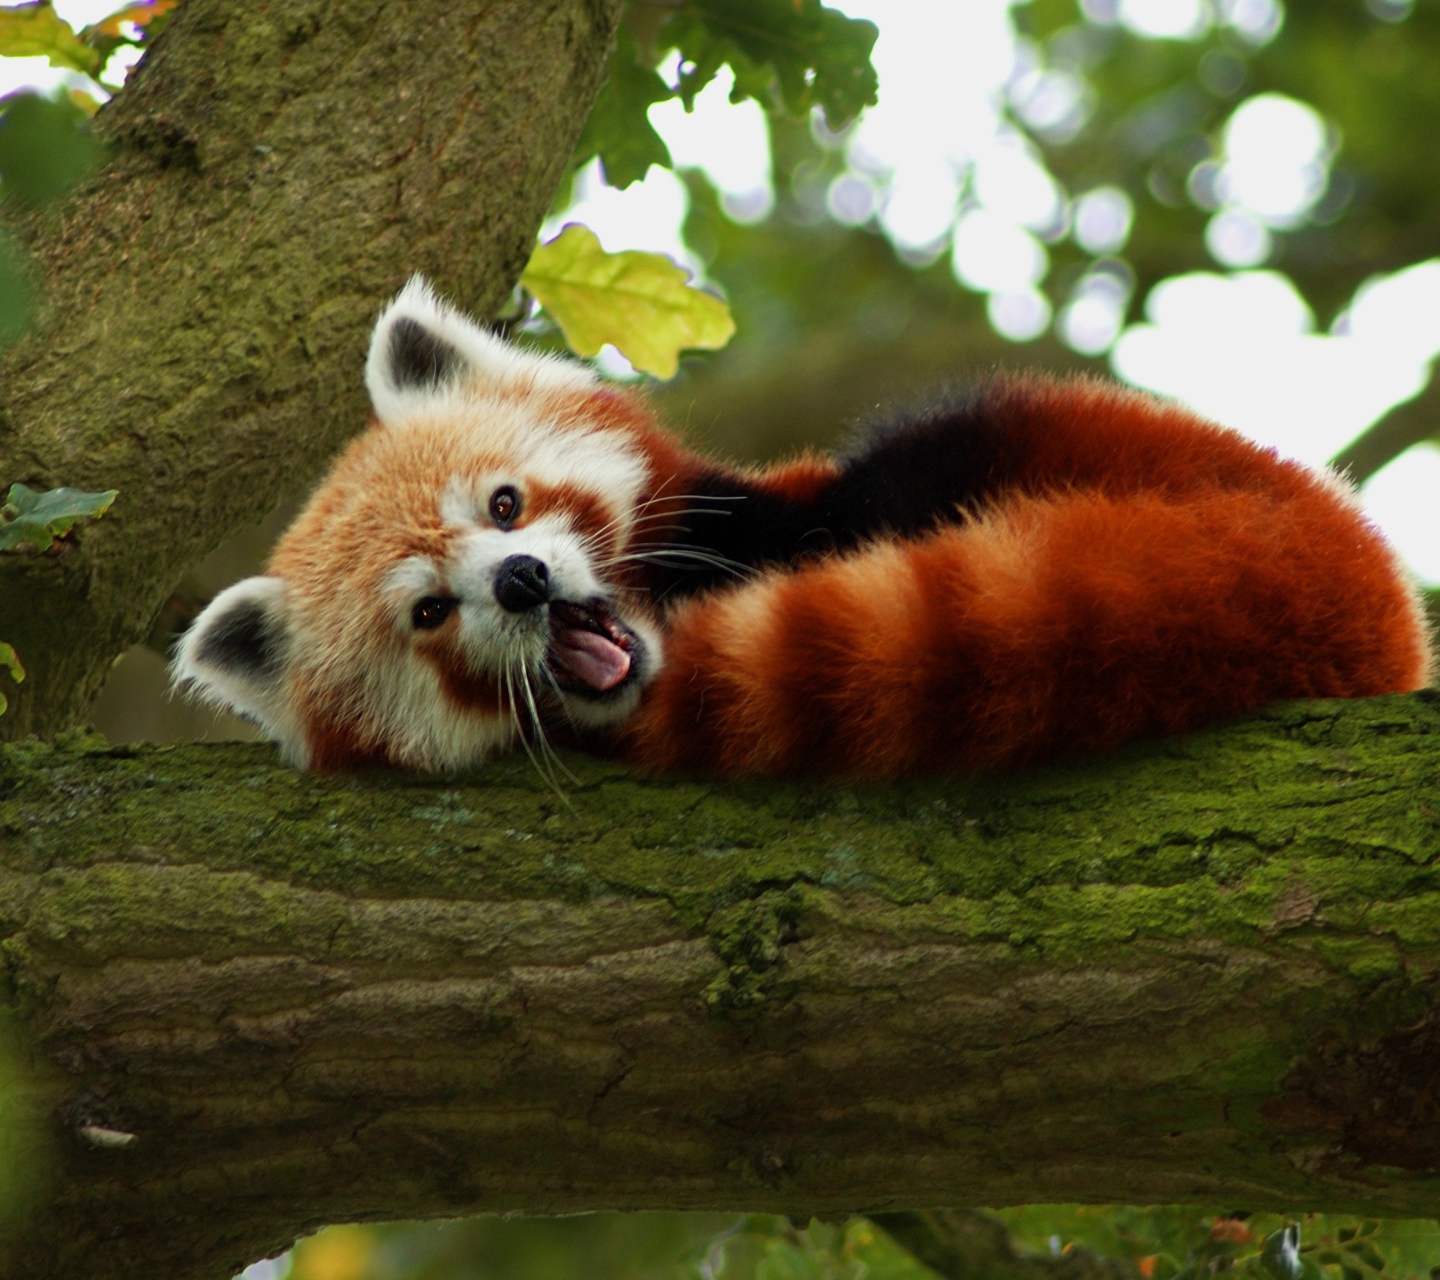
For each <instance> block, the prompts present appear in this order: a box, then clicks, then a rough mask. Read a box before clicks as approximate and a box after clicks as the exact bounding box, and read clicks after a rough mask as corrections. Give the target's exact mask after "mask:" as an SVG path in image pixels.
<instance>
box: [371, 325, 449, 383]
mask: <svg viewBox="0 0 1440 1280" xmlns="http://www.w3.org/2000/svg"><path fill="white" fill-rule="evenodd" d="M386 354H387V356H388V357H389V359H388V361H387V363H388V366H389V367H388V370H387V371H388V373H389V375H390V382H391V383H392V385H393V386H394V387H395V389H396V390H397V391H412V390H413V391H420V390H424V389H425V388H427V387H435V386H439V385H440V384H442V383H445V382H449V381H450V380H451V379H452V378H454V377H455V375H456V374H457V373H458V372H459V371H460V370H461V369H462V368H463V367H464V363H465V358H464V356H463V355H461V353H460V351H459V349H458V348H456V347H455V346H453V345H452V344H451V343H448V342H446V341H445V339H443V338H442V337H440V336H439V334H437V333H435V332H434V331H433V330H430V329H427V328H426V327H425V326H424V325H423V324H421V323H420V322H419V321H418V320H414V319H412V318H411V317H409V316H400V317H399V318H398V319H396V321H395V322H394V324H392V325H391V326H390V336H389V339H388V341H387V344H386Z"/></svg>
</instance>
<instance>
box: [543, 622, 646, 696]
mask: <svg viewBox="0 0 1440 1280" xmlns="http://www.w3.org/2000/svg"><path fill="white" fill-rule="evenodd" d="M639 647H640V641H639V637H637V636H636V635H635V633H634V632H633V631H631V630H630V629H629V628H628V627H627V626H625V625H624V623H622V622H621V621H620V620H619V619H618V618H617V617H616V616H615V615H614V614H613V613H611V612H610V610H609V608H608V607H607V606H606V604H605V602H604V601H603V600H589V601H586V602H585V603H584V604H581V603H578V602H576V601H573V600H552V601H550V648H549V651H548V657H549V660H550V669H551V671H553V672H554V673H555V678H556V681H557V682H558V683H559V685H560V687H561V688H562V689H564V690H565V691H566V692H567V693H581V694H588V695H590V696H591V697H600V696H602V695H604V694H609V693H614V692H615V691H616V690H617V689H619V688H620V687H621V686H623V685H624V684H625V683H626V682H627V681H628V680H630V679H631V678H632V677H633V676H634V674H635V667H636V661H635V660H636V657H637V650H638V649H639Z"/></svg>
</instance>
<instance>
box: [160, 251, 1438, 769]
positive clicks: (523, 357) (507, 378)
mask: <svg viewBox="0 0 1440 1280" xmlns="http://www.w3.org/2000/svg"><path fill="white" fill-rule="evenodd" d="M366 382H367V385H368V389H369V392H370V398H371V401H372V404H373V406H374V411H375V420H374V422H373V423H372V425H371V426H370V428H369V430H368V431H366V432H365V433H364V434H363V435H361V436H360V437H358V438H357V439H356V440H355V441H354V442H353V443H352V444H351V445H350V446H349V447H348V448H347V449H346V450H345V451H344V452H343V453H342V454H341V456H340V458H339V459H338V461H337V462H336V463H335V464H334V467H333V468H332V469H331V471H330V473H329V475H328V476H327V477H326V478H325V479H324V480H323V481H322V482H321V484H320V486H319V488H318V489H317V490H316V492H315V494H314V496H313V497H312V498H311V499H310V502H309V504H308V505H307V506H306V508H305V509H304V511H303V512H302V513H301V515H300V516H299V517H298V519H297V520H296V521H295V523H294V524H293V525H292V526H291V528H290V529H289V531H288V532H287V533H286V534H285V535H284V537H283V538H282V539H281V540H280V542H279V544H278V545H277V547H276V548H275V551H274V554H273V556H272V558H271V560H270V563H269V566H268V568H267V570H266V572H265V574H264V575H263V576H260V577H255V578H250V579H247V580H246V581H244V582H241V583H238V584H237V585H235V586H233V587H230V588H229V589H228V590H226V591H224V592H222V593H221V594H220V595H219V596H217V597H216V599H215V600H214V601H213V602H212V603H211V604H210V606H209V607H208V608H207V609H206V610H205V611H204V613H203V614H202V615H201V616H200V618H199V619H198V620H197V622H196V624H195V625H194V627H193V628H192V629H191V630H190V631H189V632H188V633H187V634H186V635H185V636H184V638H183V640H182V642H181V644H180V646H179V650H178V655H177V658H176V662H175V677H176V679H177V681H178V682H179V683H181V684H182V685H184V686H186V687H188V688H189V689H191V690H193V691H195V692H196V693H197V694H198V695H199V696H201V697H202V698H205V699H208V700H210V701H212V702H214V703H218V704H221V705H224V706H227V707H230V708H232V709H234V710H235V711H237V712H239V713H240V714H242V715H244V716H248V717H249V718H251V719H252V720H255V721H257V722H258V723H259V724H260V725H261V726H262V727H263V728H264V729H265V730H266V731H268V732H269V733H270V734H271V735H272V736H273V737H275V738H277V739H278V740H279V742H280V743H281V745H282V747H283V750H284V752H285V754H286V756H287V757H288V758H289V759H291V760H293V761H294V762H296V763H297V764H300V765H304V766H308V767H310V768H313V769H322V770H333V769H348V768H354V767H357V766H364V765H391V766H398V767H402V768H409V769H419V770H454V769H459V768H463V767H466V766H469V765H473V764H476V763H477V762H479V761H482V760H484V759H486V758H487V757H489V756H491V755H493V754H494V753H496V752H497V751H500V750H502V749H505V748H507V747H510V746H512V745H514V744H516V743H518V742H522V741H525V740H527V739H529V738H531V737H533V736H535V735H540V734H548V735H550V736H551V737H555V736H559V737H562V738H565V739H566V740H577V741H579V742H580V743H581V744H582V745H587V744H588V745H591V746H594V747H598V748H599V749H602V750H605V751H608V752H612V753H619V754H620V755H621V756H623V757H624V758H626V759H628V760H630V761H633V762H634V763H635V764H637V765H639V766H641V767H642V768H645V769H650V770H657V771H672V770H686V771H699V772H706V773H713V774H721V775H728V776H747V775H771V776H783V775H796V774H818V775H829V776H835V777H850V778H876V779H884V778H891V777H895V776H897V775H902V774H914V773H935V772H944V771H961V770H978V769H990V768H996V767H1001V766H1014V765H1023V764H1027V763H1030V762H1034V761H1039V760H1044V759H1052V758H1057V757H1064V756H1070V755H1075V754H1078V753H1088V752H1102V751H1106V750H1109V749H1111V748H1114V747H1116V746H1118V745H1119V744H1121V743H1123V742H1125V741H1127V740H1130V739H1133V738H1137V737H1140V736H1145V735H1153V734H1166V733H1176V732H1180V731H1183V730H1188V729H1193V728H1196V727H1197V726H1200V725H1202V724H1205V723H1206V722H1208V721H1211V720H1214V719H1215V718H1217V717H1222V716H1229V715H1234V714H1237V713H1241V712H1245V711H1248V710H1251V709H1254V708H1257V707H1260V706H1263V705H1265V704H1266V703H1270V702H1274V701H1276V700H1278V699H1285V698H1307V697H1364V696H1368V695H1373V694H1381V693H1390V692H1396V691H1404V690H1411V689H1415V688H1418V687H1420V686H1422V685H1423V684H1424V683H1425V682H1426V679H1427V675H1428V670H1429V654H1428V648H1427V639H1426V633H1425V627H1424V624H1423V621H1422V615H1421V611H1420V608H1419V605H1418V603H1417V597H1416V593H1415V591H1414V590H1413V588H1412V587H1411V586H1410V585H1409V584H1408V582H1407V580H1406V576H1405V574H1404V572H1403V570H1402V568H1401V566H1400V565H1399V563H1398V561H1397V559H1396V556H1395V554H1394V552H1393V551H1392V550H1391V549H1390V548H1389V547H1388V546H1387V545H1386V543H1385V541H1384V540H1383V538H1382V537H1381V536H1380V534H1379V533H1378V532H1377V531H1376V530H1375V528H1374V527H1373V526H1372V525H1370V524H1369V523H1368V522H1367V521H1366V519H1365V518H1364V516H1363V515H1362V514H1361V512H1360V509H1359V507H1358V506H1357V504H1356V502H1355V499H1354V495H1353V494H1352V492H1351V491H1350V489H1349V488H1348V486H1347V485H1346V484H1345V483H1344V482H1343V481H1342V480H1340V479H1338V478H1337V477H1335V476H1333V475H1330V474H1328V473H1322V472H1316V471H1312V470H1310V469H1308V468H1306V467H1304V466H1302V465H1300V464H1299V463H1296V462H1293V461H1287V460H1284V459H1281V458H1279V457H1277V456H1276V454H1275V453H1274V452H1273V451H1271V450H1266V449H1262V448H1260V447H1258V446H1257V445H1255V444H1252V443H1250V442H1249V441H1247V440H1246V439H1244V438H1243V437H1241V436H1239V435H1238V434H1236V433H1235V432H1233V431H1228V430H1225V429H1223V428H1221V427H1218V426H1215V425H1213V424H1211V423H1208V422H1205V421H1203V420H1201V419H1199V418H1197V417H1196V416H1195V415H1194V414H1192V413H1190V412H1188V411H1187V410H1185V409H1183V408H1181V407H1179V406H1177V405H1175V404H1172V403H1168V402H1164V401H1160V400H1156V399H1153V398H1151V397H1149V396H1146V395H1143V394H1140V393H1138V392H1135V391H1132V390H1127V389H1123V388H1121V387H1118V386H1115V385H1112V384H1109V383H1105V382H1102V381H1098V380H1094V379H1064V380H1053V379H1048V378H1035V377H994V378H992V379H991V380H989V381H988V382H986V383H985V384H984V385H983V386H981V387H980V388H979V389H978V390H976V391H974V392H973V393H972V394H969V395H967V396H960V397H950V398H947V399H942V400H940V401H938V402H937V403H935V404H933V405H931V406H930V407H928V408H925V409H923V410H921V411H918V412H914V413H911V414H908V415H905V416H902V417H900V418H899V419H898V420H897V421H894V422H892V423H890V424H888V425H887V426H885V427H883V428H879V429H875V430H872V431H871V432H870V433H869V435H868V437H867V438H866V439H864V440H863V441H862V442H861V443H860V444H859V445H858V446H857V447H856V448H855V449H854V450H853V451H851V452H849V453H846V454H843V455H838V456H828V455H818V454H812V455H804V456H801V457H799V458H796V459H793V460H791V461H789V462H786V463H782V464H780V465H777V466H773V467H769V468H765V469H748V468H743V467H737V466H732V465H728V464H726V463H723V462H719V461H716V460H714V459H711V458H708V457H705V456H703V455H701V454H699V453H697V452H695V451H694V450H692V449H690V448H688V447H686V446H685V445H684V444H683V443H682V442H681V441H680V440H679V439H677V438H676V437H675V436H674V435H672V434H670V433H669V432H667V431H665V430H663V429H662V428H661V427H660V426H659V425H658V424H657V422H656V421H655V419H654V418H653V416H652V415H651V413H650V412H649V411H648V409H647V408H646V406H645V404H644V402H643V400H642V399H641V398H640V397H638V396H636V395H633V394H631V393H629V392H627V391H625V390H623V389H619V388H616V387H614V386H607V385H605V384H602V383H601V382H599V381H598V380H597V379H596V377H595V375H594V374H593V373H591V372H590V371H589V370H588V369H587V368H585V367H583V366H581V365H578V364H575V363H572V362H569V361H565V360H562V359H559V358H556V357H550V356H542V355H537V354H533V353H528V352H525V351H522V350H520V349H518V348H516V347H513V346H510V345H508V344H506V343H505V342H503V341H501V340H500V339H498V338H497V337H495V336H494V335H492V334H491V333H489V332H487V331H486V330H485V329H483V328H481V327H480V326H478V325H476V324H473V323H472V322H470V321H469V320H467V319H466V318H465V317H463V316H461V315H460V314H458V313H457V312H455V311H454V310H452V309H450V308H449V307H448V306H446V305H444V304H443V303H441V302H440V301H439V300H438V299H437V298H436V297H435V295H434V294H433V293H432V291H431V290H430V288H429V287H428V286H427V285H426V284H425V282H424V281H423V280H421V279H419V278H416V279H415V280H413V281H412V282H411V283H410V284H409V285H408V286H407V287H406V288H405V290H404V291H403V292H402V293H401V294H400V295H399V297H397V298H396V299H395V301H394V302H393V303H392V304H391V305H390V306H389V307H388V308H387V309H386V310H385V312H384V313H383V314H382V315H381V317H380V320H379V322H378V323H377V325H376V327H375V331H374V335H373V338H372V341H371V347H370V353H369V358H368V361H367V365H366Z"/></svg>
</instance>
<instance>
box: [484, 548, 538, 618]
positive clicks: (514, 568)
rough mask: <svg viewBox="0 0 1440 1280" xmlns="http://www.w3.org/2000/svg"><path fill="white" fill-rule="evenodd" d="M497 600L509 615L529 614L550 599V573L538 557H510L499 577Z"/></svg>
mask: <svg viewBox="0 0 1440 1280" xmlns="http://www.w3.org/2000/svg"><path fill="white" fill-rule="evenodd" d="M495 599H497V600H498V601H500V607H501V608H502V609H504V610H506V612H508V613H525V612H526V611H528V610H530V609H533V608H535V607H536V606H537V605H542V604H544V603H545V602H546V601H547V600H548V599H550V570H549V569H547V568H546V567H545V562H544V561H543V560H537V559H536V558H535V557H534V556H509V557H508V558H506V559H505V560H502V561H501V562H500V571H499V572H498V573H497V574H496V575H495Z"/></svg>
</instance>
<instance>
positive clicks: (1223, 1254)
mask: <svg viewBox="0 0 1440 1280" xmlns="http://www.w3.org/2000/svg"><path fill="white" fill-rule="evenodd" d="M993 1216H994V1217H995V1218H997V1219H999V1220H1002V1221H1004V1222H1005V1223H1006V1224H1007V1225H1008V1226H1009V1228H1010V1231H1011V1236H1012V1240H1013V1242H1014V1244H1015V1245H1016V1246H1018V1248H1019V1250H1020V1253H1019V1257H1018V1259H1017V1258H1015V1257H1014V1256H1011V1257H1005V1258H1001V1257H997V1258H996V1259H995V1260H994V1262H993V1265H992V1266H990V1267H989V1268H986V1270H988V1271H989V1272H991V1273H993V1275H994V1280H1007V1277H1008V1276H1013V1277H1017V1278H1018V1277H1020V1276H1022V1275H1023V1276H1024V1277H1026V1278H1027V1280H1042V1278H1043V1275H1044V1273H1045V1271H1046V1270H1047V1269H1048V1267H1049V1266H1051V1265H1053V1266H1054V1268H1055V1273H1056V1276H1057V1280H1058V1278H1059V1277H1060V1276H1063V1275H1075V1274H1080V1273H1079V1272H1077V1271H1076V1269H1075V1268H1073V1267H1067V1262H1066V1255H1068V1254H1069V1253H1070V1252H1071V1251H1072V1250H1074V1249H1076V1248H1083V1249H1086V1250H1088V1251H1089V1252H1091V1253H1092V1254H1095V1255H1097V1256H1098V1258H1100V1259H1102V1260H1104V1259H1109V1260H1112V1261H1113V1262H1118V1263H1123V1264H1131V1267H1132V1271H1133V1274H1135V1275H1138V1276H1142V1277H1145V1278H1146V1280H1174V1278H1175V1277H1181V1278H1182V1280H1210V1278H1211V1277H1213V1276H1217V1275H1219V1274H1221V1273H1222V1272H1228V1273H1230V1274H1233V1275H1235V1276H1236V1277H1237V1280H1238V1277H1240V1276H1245V1277H1248V1278H1249V1280H1297V1277H1304V1278H1305V1280H1429V1276H1430V1273H1431V1269H1432V1267H1434V1266H1435V1265H1436V1264H1437V1263H1440V1227H1437V1225H1436V1224H1435V1223H1433V1222H1418V1221H1417V1222H1388V1223H1381V1222H1376V1221H1373V1220H1365V1219H1360V1218H1352V1217H1346V1216H1343V1215H1318V1214H1317V1215H1311V1216H1309V1217H1307V1218H1305V1219H1303V1220H1302V1221H1300V1222H1288V1223H1287V1222H1286V1221H1285V1220H1283V1219H1281V1218H1279V1217H1276V1216H1274V1215H1269V1214H1267V1215H1257V1216H1254V1217H1250V1218H1246V1219H1244V1220H1242V1219H1240V1218H1237V1217H1234V1216H1232V1215H1229V1214H1225V1213H1217V1212H1214V1211H1211V1210H1205V1209H1199V1208H1150V1209H1145V1208H1142V1209H1135V1208H1122V1207H1114V1206H1097V1205H1035V1206H1031V1207H1029V1208H1024V1209H1010V1210H1003V1211H1000V1212H997V1213H995V1214H994V1215H993ZM1272 1242H1274V1243H1272ZM1282 1244H1293V1245H1294V1246H1295V1247H1294V1248H1293V1249H1291V1250H1289V1253H1290V1255H1291V1256H1290V1260H1289V1261H1288V1262H1287V1261H1285V1260H1284V1259H1283V1257H1282V1253H1283V1251H1282V1249H1281V1247H1280V1246H1281V1245H1282ZM973 1261H976V1260H974V1259H972V1262H973ZM1017 1261H1018V1266H1017ZM288 1266H289V1270H288V1274H287V1272H286V1270H285V1269H284V1268H283V1267H282V1268H281V1270H280V1275H282V1276H286V1280H323V1278H329V1277H344V1280H381V1277H383V1278H384V1280H469V1277H471V1276H476V1275H482V1276H484V1277H485V1278H486V1280H568V1278H569V1277H576V1278H577V1280H578V1278H579V1277H584V1280H934V1276H935V1273H934V1272H933V1271H931V1270H930V1268H929V1267H927V1266H925V1265H923V1264H922V1263H920V1262H919V1261H917V1259H916V1258H915V1257H914V1256H913V1255H912V1254H910V1253H909V1252H908V1251H907V1250H905V1249H903V1248H901V1247H900V1245H898V1244H897V1243H896V1242H895V1241H894V1240H892V1239H891V1238H890V1237H889V1236H888V1235H887V1234H886V1233H885V1232H884V1231H881V1230H879V1229H877V1228H876V1227H875V1226H874V1225H873V1224H872V1223H870V1222H869V1221H868V1220H866V1219H865V1218H851V1219H850V1220H849V1221H848V1222H845V1223H842V1224H827V1223H821V1222H811V1223H810V1224H809V1225H808V1226H803V1227H802V1226H799V1225H797V1224H795V1223H792V1222H791V1221H790V1220H789V1219H787V1218H783V1217H777V1216H774V1215H769V1214H751V1215H747V1216H745V1217H741V1218H738V1219H737V1218H730V1219H726V1218H725V1217H724V1216H723V1215H719V1214H660V1213H649V1214H594V1215H590V1216H588V1217H584V1218H561V1219H549V1220H546V1219H521V1220H509V1221H507V1220H502V1219H497V1218H476V1219H472V1220H471V1221H469V1222H464V1223H454V1224H450V1225H448V1226H446V1227H443V1228H438V1229H437V1228H435V1227H430V1226H426V1225H424V1224H418V1223H417V1224H413V1225H397V1226H391V1227H380V1228H371V1227H340V1228H333V1229H331V1230H330V1231H325V1232H321V1233H320V1235H318V1236H315V1237H312V1238H311V1239H309V1240H307V1241H304V1242H302V1243H301V1244H300V1245H299V1246H298V1247H297V1248H296V1249H295V1250H294V1252H293V1254H292V1255H290V1258H289V1260H288ZM978 1273H979V1272H978V1271H977V1274H978ZM1105 1274H1111V1272H1109V1271H1106V1272H1105Z"/></svg>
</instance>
